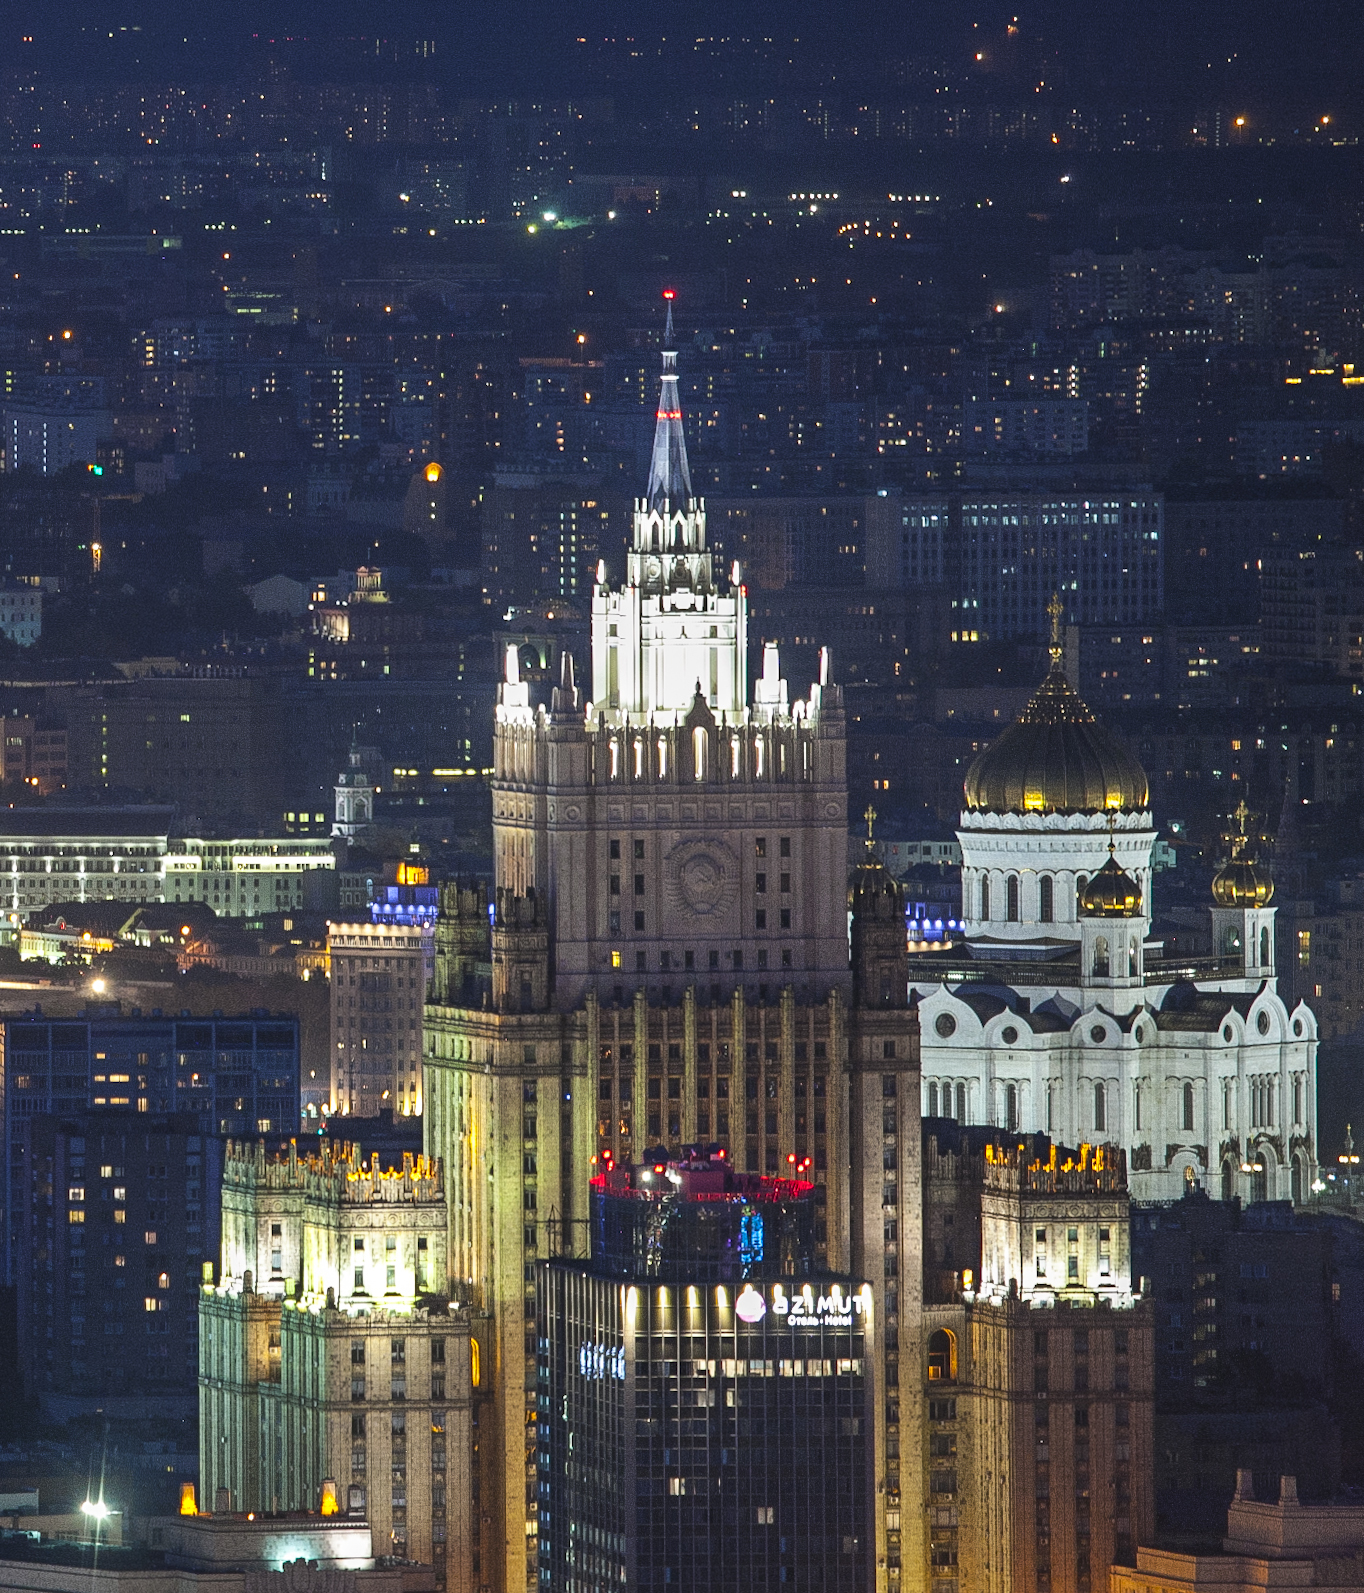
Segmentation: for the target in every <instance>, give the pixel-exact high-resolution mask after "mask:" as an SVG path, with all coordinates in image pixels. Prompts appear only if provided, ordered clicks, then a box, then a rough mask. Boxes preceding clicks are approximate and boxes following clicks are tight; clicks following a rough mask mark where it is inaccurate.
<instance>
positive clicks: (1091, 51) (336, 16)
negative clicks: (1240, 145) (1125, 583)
mask: <svg viewBox="0 0 1364 1593" xmlns="http://www.w3.org/2000/svg"><path fill="white" fill-rule="evenodd" d="M1015 10H1018V12H1019V19H1020V23H1021V28H1022V32H1023V35H1024V36H1025V37H1026V38H1027V40H1028V41H1029V48H1030V50H1031V51H1032V52H1033V53H1034V54H1035V57H1036V58H1037V59H1041V60H1047V59H1050V60H1052V61H1055V60H1056V59H1057V57H1058V54H1059V58H1060V61H1061V63H1062V64H1063V65H1064V66H1065V67H1066V68H1067V70H1068V72H1069V75H1070V79H1071V81H1072V82H1073V83H1076V85H1077V87H1078V85H1079V84H1080V83H1086V84H1088V85H1089V86H1090V88H1091V91H1092V92H1112V93H1117V94H1122V95H1124V96H1126V95H1127V94H1132V93H1141V94H1145V95H1149V94H1151V93H1156V94H1159V93H1160V92H1161V91H1162V90H1164V91H1166V92H1175V93H1179V94H1181V95H1186V94H1189V93H1194V94H1197V93H1199V92H1206V93H1208V94H1209V95H1210V96H1211V97H1212V98H1222V97H1224V96H1225V95H1226V94H1227V93H1231V94H1233V95H1235V94H1252V95H1254V96H1255V97H1256V98H1257V99H1275V100H1280V101H1288V102H1294V101H1299V100H1306V99H1311V98H1314V97H1319V96H1321V95H1328V96H1330V95H1334V96H1341V95H1344V94H1345V93H1347V92H1350V91H1351V89H1352V86H1353V85H1354V84H1355V83H1357V82H1358V80H1359V72H1360V68H1361V65H1362V64H1364V61H1362V60H1361V57H1364V28H1362V27H1361V26H1360V15H1361V6H1360V3H1359V0H1322V3H1318V4H1313V5H1304V4H1301V3H1296V4H1295V3H1287V0H1259V3H1250V4H1246V3H1238V0H1140V3H1136V4H1116V3H1112V0H1109V3H1095V0H1046V3H1043V4H1040V5H1033V6H1032V7H1028V6H1027V5H1026V4H1025V3H1024V0H1013V3H1007V0H1006V3H1004V4H995V3H980V4H976V5H971V4H969V3H968V4H963V3H962V0H920V3H918V4H907V5H889V4H885V3H878V0H841V3H839V4H837V5H830V4H829V3H828V0H820V3H817V4H816V3H813V0H743V3H742V4H739V5H735V4H733V3H732V0H728V3H726V0H675V3H673V4H670V5H669V6H668V7H666V8H660V7H659V6H657V5H656V4H645V3H643V0H568V3H567V4H564V3H556V0H446V3H443V4H438V5H436V4H431V3H429V0H385V3H384V4H383V5H382V6H378V5H375V4H373V3H372V0H325V3H324V0H273V3H269V4H267V3H264V0H238V3H234V4H225V3H223V0H209V3H208V4H207V5H203V6H199V7H189V6H186V5H185V4H184V3H183V0H174V3H173V4H172V3H169V0H63V3H62V4H60V5H58V4H54V3H53V0H2V3H0V69H3V60H4V57H6V56H10V50H11V44H10V41H11V40H15V39H17V36H18V35H19V34H21V33H23V32H32V33H34V34H35V35H36V36H37V47H36V52H35V54H36V55H37V57H38V58H40V60H41V63H42V65H43V66H44V68H45V69H53V68H55V69H56V70H57V71H65V72H71V71H72V70H73V69H79V68H78V67H77V63H78V61H79V60H80V58H81V57H82V56H83V55H84V54H85V52H86V49H88V48H89V44H90V42H91V41H92V40H93V38H94V37H95V35H96V32H97V31H98V32H99V33H101V34H102V33H103V30H104V29H105V28H115V29H116V28H118V27H119V26H128V25H130V24H133V23H140V24H141V25H142V27H143V29H144V34H143V39H142V40H141V41H139V45H138V49H137V55H138V56H139V57H140V64H142V65H143V66H144V67H146V68H149V69H155V67H156V66H162V67H169V68H171V69H173V70H175V71H177V72H179V71H180V70H182V69H183V67H184V65H185V61H184V56H185V54H186V53H189V54H190V56H191V57H192V62H193V64H196V65H197V66H198V68H199V70H200V71H211V72H216V73H221V72H222V71H223V70H228V71H230V70H231V68H232V64H233V63H234V61H235V60H236V59H237V57H238V54H239V52H240V50H241V49H242V47H243V41H245V40H247V39H249V37H250V35H251V34H252V33H253V32H261V33H274V34H277V35H278V34H282V33H293V34H297V33H308V34H310V35H313V36H323V37H325V36H326V35H327V34H328V33H331V34H336V33H355V34H364V33H371V34H372V33H375V32H377V31H382V32H383V33H385V34H387V35H395V34H403V33H408V34H421V35H424V36H434V37H435V38H436V39H437V40H438V42H439V44H440V47H441V56H442V60H443V61H444V62H445V63H446V70H448V71H451V72H454V73H456V74H459V75H463V74H464V73H466V72H467V73H478V74H483V73H488V72H491V73H493V74H494V75H496V76H497V77H499V78H505V79H506V80H507V81H508V82H509V83H513V82H517V81H531V80H538V81H541V82H547V81H550V80H553V79H555V78H556V76H557V79H558V81H559V82H560V83H562V80H563V75H564V74H563V70H562V62H563V59H564V58H563V56H562V54H561V53H560V52H561V45H562V43H563V41H566V40H568V39H571V38H572V37H573V36H574V35H576V34H586V35H588V36H592V35H605V34H616V35H620V34H623V33H631V32H637V33H639V34H641V35H648V36H656V35H657V34H658V33H660V32H666V33H668V34H670V35H673V36H681V37H685V36H695V35H697V34H730V33H732V34H747V35H749V36H750V37H751V36H754V35H762V34H770V35H775V36H778V37H782V38H787V39H789V38H791V37H792V36H793V35H795V36H799V37H800V38H802V39H803V40H806V41H809V43H810V44H811V45H812V46H815V47H816V48H817V49H818V50H819V51H820V52H823V53H827V54H829V55H834V56H839V57H842V58H843V59H845V60H855V59H856V58H857V57H858V56H861V57H862V58H863V59H868V58H870V59H884V58H885V57H886V56H887V55H894V54H907V53H908V54H921V53H922V54H940V55H947V56H949V57H952V58H960V59H966V58H967V54H966V52H967V50H968V48H969V46H970V43H971V34H972V28H971V24H972V23H973V22H978V23H979V24H980V27H981V28H982V29H984V30H985V32H986V33H987V34H989V33H995V34H998V32H999V30H1000V29H1001V27H1002V24H1003V23H1004V22H1005V21H1007V20H1008V18H1009V17H1010V16H1011V15H1012V14H1013V13H1014V11H1015ZM186 33H189V34H190V36H191V43H190V46H189V50H188V52H186V49H185V46H183V45H182V44H181V43H180V40H181V39H182V38H183V37H184V35H185V34H186ZM978 36H979V35H978ZM172 39H173V40H174V41H175V48H173V49H172V48H170V47H169V45H168V42H167V41H169V40H172ZM118 42H119V43H122V41H121V40H120V41H118ZM83 45H84V46H85V49H83V48H82V46H83ZM129 54H130V52H128V51H124V52H122V59H121V60H120V61H119V62H118V63H115V62H114V60H113V57H112V53H111V52H109V51H106V52H105V53H104V55H103V56H98V55H96V56H95V58H94V59H93V60H92V62H91V66H92V67H93V69H94V70H99V71H109V72H111V73H113V74H114V75H122V74H123V73H125V72H127V71H129V70H130V67H129V65H128V64H127V60H128V56H129ZM1229 57H1230V58H1231V59H1230V60H1229V59H1228V58H1229ZM24 58H25V57H24V56H23V55H21V57H20V59H24ZM26 58H27V59H34V57H33V56H28V57H26ZM11 59H13V57H11ZM556 67H557V68H559V70H558V71H557V74H556Z"/></svg>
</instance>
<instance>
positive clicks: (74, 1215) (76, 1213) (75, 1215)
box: [66, 1208, 85, 1222]
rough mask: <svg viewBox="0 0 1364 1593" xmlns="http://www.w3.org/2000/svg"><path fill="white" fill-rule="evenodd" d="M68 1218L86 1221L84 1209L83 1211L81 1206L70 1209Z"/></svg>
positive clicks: (75, 1220)
mask: <svg viewBox="0 0 1364 1593" xmlns="http://www.w3.org/2000/svg"><path fill="white" fill-rule="evenodd" d="M66 1220H67V1221H68V1222H84V1221H85V1213H84V1212H83V1211H81V1210H80V1209H79V1208H76V1209H74V1210H72V1211H68V1212H67V1214H66Z"/></svg>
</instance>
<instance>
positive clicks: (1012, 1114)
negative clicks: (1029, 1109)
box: [1004, 1084, 1018, 1134]
mask: <svg viewBox="0 0 1364 1593" xmlns="http://www.w3.org/2000/svg"><path fill="white" fill-rule="evenodd" d="M1004 1127H1005V1128H1007V1129H1008V1131H1009V1132H1010V1133H1011V1134H1014V1133H1017V1132H1018V1086H1017V1085H1016V1084H1006V1085H1005V1086H1004Z"/></svg>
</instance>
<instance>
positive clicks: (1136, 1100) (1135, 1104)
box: [1132, 1079, 1142, 1131]
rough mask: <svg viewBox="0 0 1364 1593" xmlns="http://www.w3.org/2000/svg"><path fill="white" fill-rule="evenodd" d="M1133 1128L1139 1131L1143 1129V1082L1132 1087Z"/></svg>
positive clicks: (1138, 1081)
mask: <svg viewBox="0 0 1364 1593" xmlns="http://www.w3.org/2000/svg"><path fill="white" fill-rule="evenodd" d="M1132 1127H1133V1128H1135V1129H1137V1130H1138V1131H1140V1130H1141V1128H1142V1121H1141V1080H1140V1079H1138V1080H1137V1082H1136V1083H1135V1084H1134V1085H1133V1086H1132Z"/></svg>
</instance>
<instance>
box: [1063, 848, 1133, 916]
mask: <svg viewBox="0 0 1364 1593" xmlns="http://www.w3.org/2000/svg"><path fill="white" fill-rule="evenodd" d="M1078 900H1079V904H1080V911H1081V913H1083V914H1084V916H1085V917H1086V918H1131V917H1133V916H1134V914H1136V913H1139V912H1140V911H1141V886H1140V885H1138V884H1137V882H1136V880H1134V879H1133V878H1132V876H1131V875H1130V874H1129V873H1128V872H1127V870H1126V869H1125V868H1123V867H1121V865H1120V864H1119V863H1118V860H1117V858H1116V857H1114V856H1113V853H1112V851H1111V850H1110V851H1109V854H1108V861H1107V862H1106V863H1105V864H1104V866H1103V867H1102V868H1101V869H1100V870H1099V872H1098V873H1097V874H1096V875H1095V876H1094V877H1093V879H1090V880H1087V881H1086V882H1085V884H1084V885H1083V886H1081V888H1080V893H1079V897H1078Z"/></svg>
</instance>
